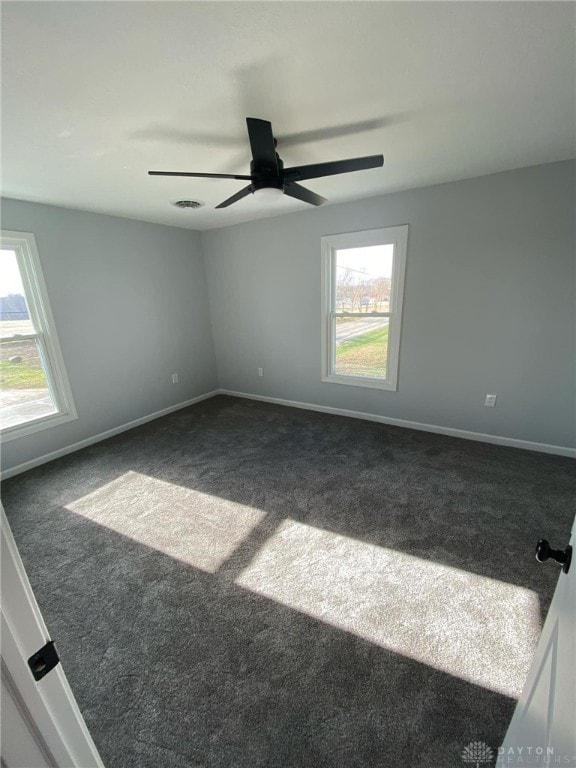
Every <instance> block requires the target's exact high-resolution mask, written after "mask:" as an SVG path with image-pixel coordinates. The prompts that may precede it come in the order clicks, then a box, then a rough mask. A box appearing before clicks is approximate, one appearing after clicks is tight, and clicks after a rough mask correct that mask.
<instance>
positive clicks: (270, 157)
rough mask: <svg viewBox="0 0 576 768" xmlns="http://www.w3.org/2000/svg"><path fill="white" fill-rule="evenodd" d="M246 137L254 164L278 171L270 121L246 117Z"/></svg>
mask: <svg viewBox="0 0 576 768" xmlns="http://www.w3.org/2000/svg"><path fill="white" fill-rule="evenodd" d="M246 127H247V128H248V138H249V139H250V149H251V150H252V159H253V160H254V165H255V166H257V167H258V168H260V167H264V168H270V169H271V170H273V171H274V173H276V174H277V173H278V159H277V158H276V144H275V142H274V136H273V134H272V123H269V122H268V120H259V119H258V118H256V117H247V118H246Z"/></svg>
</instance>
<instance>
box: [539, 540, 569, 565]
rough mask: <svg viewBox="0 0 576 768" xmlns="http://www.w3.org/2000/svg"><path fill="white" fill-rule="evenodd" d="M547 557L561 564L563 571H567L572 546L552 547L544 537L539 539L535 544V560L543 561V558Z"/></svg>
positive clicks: (546, 558)
mask: <svg viewBox="0 0 576 768" xmlns="http://www.w3.org/2000/svg"><path fill="white" fill-rule="evenodd" d="M549 557H551V558H552V560H556V562H557V563H560V564H561V566H562V570H563V571H564V573H568V570H569V568H570V562H571V560H572V547H571V546H570V545H568V546H567V547H566V549H564V550H562V549H552V547H551V546H550V544H549V543H548V542H547V541H546V539H540V541H539V542H538V544H536V560H538V562H539V563H543V562H544V560H548V558H549Z"/></svg>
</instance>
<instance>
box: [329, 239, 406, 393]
mask: <svg viewBox="0 0 576 768" xmlns="http://www.w3.org/2000/svg"><path fill="white" fill-rule="evenodd" d="M321 240H322V381H324V382H328V383H331V384H347V385H349V386H354V387H370V388H373V389H387V390H392V391H396V390H397V389H398V366H399V358H400V333H401V324H402V303H403V300H404V276H405V272H406V250H407V246H408V225H407V224H404V225H402V226H397V227H384V228H381V229H367V230H364V231H362V232H348V233H345V234H340V235H325V236H324V237H322V239H321ZM371 245H393V246H394V259H393V263H392V278H391V292H390V307H389V310H390V311H389V312H362V313H360V312H337V311H336V251H337V250H339V249H344V248H362V247H365V246H371ZM357 315H358V316H359V317H360V316H361V317H362V318H366V317H389V318H390V320H389V326H388V327H389V330H388V359H387V365H386V378H385V379H380V378H370V377H368V376H347V375H343V374H337V373H335V370H334V365H335V351H336V343H335V338H336V330H335V329H336V318H337V317H355V316H357Z"/></svg>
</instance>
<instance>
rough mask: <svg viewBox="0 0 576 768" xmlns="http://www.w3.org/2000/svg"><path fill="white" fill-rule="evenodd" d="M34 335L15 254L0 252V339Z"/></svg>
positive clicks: (12, 252) (8, 251)
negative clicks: (21, 334) (26, 334)
mask: <svg viewBox="0 0 576 768" xmlns="http://www.w3.org/2000/svg"><path fill="white" fill-rule="evenodd" d="M17 333H23V334H24V333H34V328H33V326H32V321H31V319H30V313H29V312H28V304H27V303H26V297H25V295H24V286H23V285H22V278H21V277H20V270H19V268H18V262H17V260H16V254H15V252H14V251H11V250H7V249H6V250H5V249H2V250H0V337H2V338H5V337H6V336H14V334H17Z"/></svg>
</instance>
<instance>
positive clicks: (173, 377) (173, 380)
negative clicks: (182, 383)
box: [172, 373, 178, 384]
mask: <svg viewBox="0 0 576 768" xmlns="http://www.w3.org/2000/svg"><path fill="white" fill-rule="evenodd" d="M172 384H178V374H177V373H173V374H172Z"/></svg>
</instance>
